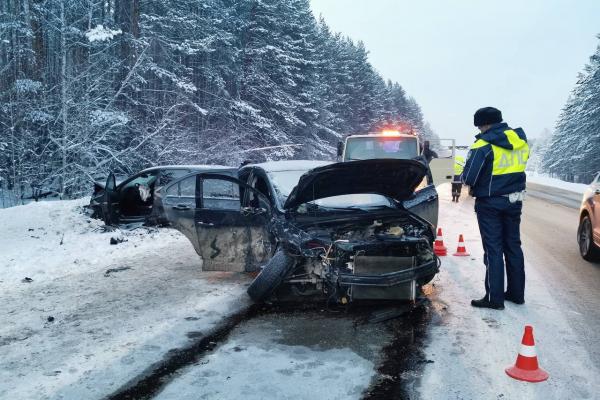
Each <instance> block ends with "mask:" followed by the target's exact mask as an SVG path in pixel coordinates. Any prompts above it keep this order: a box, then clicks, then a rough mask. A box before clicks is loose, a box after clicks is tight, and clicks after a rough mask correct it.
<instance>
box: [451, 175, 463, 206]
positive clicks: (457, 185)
mask: <svg viewBox="0 0 600 400" xmlns="http://www.w3.org/2000/svg"><path fill="white" fill-rule="evenodd" d="M457 178H460V176H454V179H453V181H452V198H453V200H454V198H456V200H458V199H459V197H460V193H461V192H462V182H461V181H460V179H457Z"/></svg>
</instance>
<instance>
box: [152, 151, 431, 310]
mask: <svg viewBox="0 0 600 400" xmlns="http://www.w3.org/2000/svg"><path fill="white" fill-rule="evenodd" d="M427 175H428V168H427V165H426V164H425V163H422V162H419V161H415V160H393V159H377V160H362V161H350V162H343V163H329V162H316V161H280V162H270V163H264V164H255V165H247V166H244V167H242V168H241V169H240V170H239V172H238V177H237V178H235V177H232V176H230V175H226V174H214V173H205V172H202V171H197V172H194V173H192V174H190V175H187V176H186V177H183V178H180V179H179V180H177V181H175V182H172V183H170V184H168V185H165V186H164V187H162V188H160V189H158V190H157V191H156V192H155V201H156V204H160V207H162V209H164V213H165V216H166V219H167V220H168V221H169V222H170V223H171V225H172V226H173V227H174V228H176V229H178V230H179V231H181V232H182V233H183V234H184V235H185V236H186V237H187V238H188V239H189V240H190V241H191V242H192V244H193V245H194V248H195V249H196V252H197V253H198V254H199V255H200V256H201V257H202V260H203V269H204V270H226V271H260V272H259V274H258V276H257V277H256V278H255V280H254V281H253V282H252V284H251V285H250V287H249V289H248V294H249V295H250V296H251V297H252V298H253V299H254V300H255V301H264V300H267V299H269V298H270V296H271V295H273V293H274V292H275V291H276V290H277V291H279V290H283V289H284V288H285V289H286V290H285V291H286V292H287V293H293V294H295V295H297V296H301V295H317V294H319V293H320V294H322V295H325V297H326V298H327V299H329V300H330V301H336V302H340V303H347V302H349V301H352V300H355V299H391V300H412V299H414V298H415V296H416V293H417V289H418V286H421V285H424V284H426V283H427V282H429V281H430V280H431V279H432V278H433V277H434V275H435V274H436V273H437V272H438V269H439V260H438V259H437V257H436V256H435V255H434V253H433V251H432V243H433V241H434V237H435V224H436V223H437V201H438V199H437V192H436V191H435V187H433V185H432V184H431V182H430V183H429V184H428V183H427V181H428V180H430V177H429V178H428V177H427ZM424 181H425V183H424ZM418 212H420V213H421V216H419V215H418ZM423 216H428V217H429V218H430V219H431V220H428V219H427V218H424V217H423ZM432 220H433V222H432ZM261 266H263V267H262V268H261Z"/></svg>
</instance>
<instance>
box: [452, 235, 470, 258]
mask: <svg viewBox="0 0 600 400" xmlns="http://www.w3.org/2000/svg"><path fill="white" fill-rule="evenodd" d="M453 255H455V256H457V257H466V256H470V254H469V253H467V248H466V247H465V239H463V235H462V233H461V234H460V235H458V247H457V248H456V253H454V254H453Z"/></svg>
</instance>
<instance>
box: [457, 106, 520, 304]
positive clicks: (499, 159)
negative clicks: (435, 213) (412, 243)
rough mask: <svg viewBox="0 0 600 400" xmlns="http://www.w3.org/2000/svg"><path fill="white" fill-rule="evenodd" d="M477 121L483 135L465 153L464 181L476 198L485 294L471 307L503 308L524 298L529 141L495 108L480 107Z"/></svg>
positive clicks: (472, 302)
mask: <svg viewBox="0 0 600 400" xmlns="http://www.w3.org/2000/svg"><path fill="white" fill-rule="evenodd" d="M474 123H475V126H476V127H477V128H479V131H480V132H481V133H479V134H478V135H476V136H475V138H476V139H477V140H476V141H475V143H474V144H473V145H472V146H471V149H470V151H469V155H468V156H467V162H466V164H465V168H464V171H463V173H462V181H463V183H464V184H465V185H469V186H470V191H469V192H470V194H471V195H472V196H473V197H475V212H476V213H477V221H478V222H479V231H480V233H481V240H482V244H483V251H484V252H485V255H484V263H485V266H486V272H485V296H484V297H483V298H482V299H479V300H472V301H471V305H472V306H474V307H485V308H492V309H496V310H503V309H504V300H508V301H511V302H513V303H516V304H523V303H524V302H525V261H524V259H523V251H522V249H521V237H520V235H521V233H520V224H521V210H522V208H523V199H524V195H525V167H526V165H527V160H528V158H529V145H528V144H527V137H526V136H525V132H524V131H523V129H521V128H516V129H511V128H510V127H509V126H508V125H507V124H506V123H504V122H502V113H501V112H500V110H498V109H496V108H493V107H485V108H481V109H479V110H477V112H476V113H475V116H474ZM504 260H506V278H507V289H506V292H504Z"/></svg>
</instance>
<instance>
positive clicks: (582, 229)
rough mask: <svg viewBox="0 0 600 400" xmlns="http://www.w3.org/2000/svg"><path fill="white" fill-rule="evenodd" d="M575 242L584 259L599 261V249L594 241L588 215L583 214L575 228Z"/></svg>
mask: <svg viewBox="0 0 600 400" xmlns="http://www.w3.org/2000/svg"><path fill="white" fill-rule="evenodd" d="M577 242H578V243H579V253H580V254H581V257H583V259H584V260H586V261H600V249H598V246H596V244H595V243H594V234H593V231H592V221H591V220H590V217H589V216H588V215H586V216H584V217H583V218H582V219H581V222H580V223H579V228H578V229H577Z"/></svg>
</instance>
